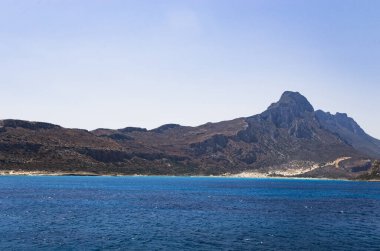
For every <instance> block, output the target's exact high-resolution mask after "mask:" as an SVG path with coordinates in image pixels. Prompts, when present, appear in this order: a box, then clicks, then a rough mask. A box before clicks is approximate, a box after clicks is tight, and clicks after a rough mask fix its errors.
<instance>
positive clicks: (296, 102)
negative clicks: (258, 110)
mask: <svg viewBox="0 0 380 251" xmlns="http://www.w3.org/2000/svg"><path fill="white" fill-rule="evenodd" d="M313 112H314V108H313V106H312V105H311V104H310V103H309V101H308V100H307V99H306V98H305V97H304V96H302V95H301V94H300V93H299V92H291V91H286V92H284V93H283V94H282V95H281V98H280V100H279V101H278V102H277V103H273V104H271V105H270V106H269V107H268V109H267V110H266V111H265V112H263V113H262V114H261V118H263V119H264V120H270V121H272V122H273V123H274V124H275V125H276V126H277V127H281V128H289V127H290V126H292V125H293V122H294V121H295V120H296V119H298V118H304V117H305V116H307V115H308V114H310V113H313Z"/></svg>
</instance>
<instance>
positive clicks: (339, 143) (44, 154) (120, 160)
mask: <svg viewBox="0 0 380 251" xmlns="http://www.w3.org/2000/svg"><path fill="white" fill-rule="evenodd" d="M334 116H335V117H334ZM345 119H347V120H349V122H347V121H344V120H345ZM352 121H353V120H352V119H350V118H348V117H347V116H346V117H344V118H342V117H341V116H340V115H339V114H337V115H331V114H325V113H323V112H321V111H317V112H315V111H314V109H313V107H312V105H311V104H310V103H309V102H308V101H307V99H306V98H305V97H303V96H302V95H301V94H299V93H297V92H285V93H284V94H283V95H282V96H281V98H280V100H279V101H278V102H277V103H274V104H272V105H271V106H269V108H268V109H267V110H266V111H264V112H263V113H261V114H259V115H255V116H252V117H248V118H238V119H234V120H230V121H223V122H219V123H207V124H204V125H201V126H198V127H188V126H180V125H176V124H167V125H163V126H161V127H159V128H156V129H153V130H146V129H144V128H134V127H127V128H124V129H119V130H111V129H97V130H94V131H91V132H89V131H86V130H79V129H66V128H62V127H60V126H57V125H52V124H48V123H40V122H28V121H20V120H3V121H0V169H1V170H16V171H17V170H18V171H38V172H49V173H53V172H56V173H57V172H65V173H80V172H91V173H95V174H165V175H210V174H213V175H220V174H225V173H240V172H259V173H262V174H268V173H269V172H272V173H273V171H276V170H287V169H289V170H294V169H297V170H299V169H300V170H301V169H302V170H303V171H302V170H301V171H300V172H301V175H309V176H311V177H313V175H314V176H318V177H321V176H323V177H330V176H331V175H332V174H333V175H334V177H335V176H342V177H356V176H357V175H361V174H363V173H365V172H366V171H367V170H368V169H369V168H370V167H371V165H369V166H368V165H367V167H365V168H356V166H355V164H352V163H358V165H357V166H360V165H362V163H363V161H368V159H369V158H370V157H376V156H380V149H379V148H380V147H379V146H380V145H377V144H378V141H377V140H375V139H374V138H372V137H370V136H368V135H367V134H365V133H364V131H360V130H359V129H358V128H360V127H359V126H358V125H357V124H356V123H355V124H353V122H352ZM348 125H351V127H350V126H348ZM352 125H354V127H353V126H352ZM356 125H357V126H356ZM363 133H364V134H363ZM377 154H378V155H377ZM369 156H370V157H369ZM342 157H346V159H349V161H348V160H347V161H346V162H347V165H343V164H342V166H338V167H334V168H335V169H331V168H332V167H331V166H329V165H328V163H329V162H333V161H335V160H336V159H339V158H342ZM355 161H356V162H355ZM348 166H349V167H348ZM355 168H356V169H355ZM311 169H312V170H311ZM284 173H286V172H284ZM337 173H338V174H337ZM315 174H317V175H315ZM298 175H300V174H299V173H298Z"/></svg>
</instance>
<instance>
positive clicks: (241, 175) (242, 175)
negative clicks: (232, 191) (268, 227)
mask: <svg viewBox="0 0 380 251" xmlns="http://www.w3.org/2000/svg"><path fill="white" fill-rule="evenodd" d="M1 176H57V177H59V176H78V177H79V176H87V177H96V176H97V177H159V176H162V177H189V178H244V179H294V180H331V181H334V180H335V181H364V182H380V180H359V179H356V180H355V179H343V178H339V179H333V178H314V177H295V176H274V175H270V174H266V173H259V172H254V173H253V172H252V173H249V175H248V173H247V172H244V173H239V174H230V173H227V174H223V175H147V174H122V173H108V174H99V173H94V172H44V171H14V170H0V177H1Z"/></svg>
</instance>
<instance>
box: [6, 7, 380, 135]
mask: <svg viewBox="0 0 380 251" xmlns="http://www.w3.org/2000/svg"><path fill="white" fill-rule="evenodd" d="M0 87H1V89H0V93H1V99H0V105H1V109H0V117H1V118H3V119H5V118H15V119H26V120H34V121H48V122H52V123H56V124H60V125H62V126H65V127H79V128H86V129H94V128H98V127H107V128H122V127H126V126H141V127H147V128H154V127H157V126H159V125H161V124H165V123H179V124H183V125H198V124H203V123H206V122H209V121H211V122H215V121H220V120H228V119H233V118H236V117H241V116H250V115H254V114H257V113H260V112H262V111H263V110H265V109H266V108H267V107H268V106H269V105H270V103H272V102H274V101H276V100H278V98H279V97H280V95H281V93H282V92H283V91H285V90H293V91H299V92H301V93H302V94H304V95H305V96H306V97H307V98H308V99H309V101H310V102H311V103H312V104H313V105H314V108H320V109H323V110H325V111H330V112H334V113H335V112H337V111H339V112H346V113H348V114H349V115H350V116H352V117H354V118H355V119H356V121H357V122H358V123H359V124H360V125H361V126H362V127H363V128H364V129H365V130H367V132H369V133H370V134H372V135H373V136H376V137H377V138H380V116H379V115H380V112H379V107H380V1H377V0H373V1H366V0H357V1H349V0H345V1H342V0H336V1H333V0H326V1H323V0H315V1H313V0H302V1H301V0H300V1H297V0H289V1H285V0H278V1H271V0H262V1H255V0H245V1H244V0H225V1H223V0H197V1H196V0H181V1H179V0H175V1H174V0H173V1H170V0H166V1H160V0H150V1H146V0H134V1H128V0H24V1H18V0H0Z"/></svg>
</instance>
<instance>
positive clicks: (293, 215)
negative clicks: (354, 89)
mask: <svg viewBox="0 0 380 251" xmlns="http://www.w3.org/2000/svg"><path fill="white" fill-rule="evenodd" d="M0 250H282V251H284V250H318V251H319V250H380V183H379V182H356V181H332V180H308V179H271V178H265V179H259V178H224V177H223V178H216V177H160V176H149V177H142V176H141V177H140V176H136V177H134V176H131V177H105V176H102V177H100V176H99V177H85V176H1V177H0Z"/></svg>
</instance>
